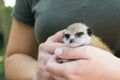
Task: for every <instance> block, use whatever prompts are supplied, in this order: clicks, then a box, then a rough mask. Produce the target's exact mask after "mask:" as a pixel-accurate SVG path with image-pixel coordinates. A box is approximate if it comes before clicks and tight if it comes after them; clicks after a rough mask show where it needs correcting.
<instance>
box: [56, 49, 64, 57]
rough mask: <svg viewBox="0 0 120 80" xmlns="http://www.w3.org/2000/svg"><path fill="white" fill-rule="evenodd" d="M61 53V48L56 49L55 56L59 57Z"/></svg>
mask: <svg viewBox="0 0 120 80" xmlns="http://www.w3.org/2000/svg"><path fill="white" fill-rule="evenodd" d="M62 52H63V49H62V48H57V49H56V50H55V55H56V56H61V55H62Z"/></svg>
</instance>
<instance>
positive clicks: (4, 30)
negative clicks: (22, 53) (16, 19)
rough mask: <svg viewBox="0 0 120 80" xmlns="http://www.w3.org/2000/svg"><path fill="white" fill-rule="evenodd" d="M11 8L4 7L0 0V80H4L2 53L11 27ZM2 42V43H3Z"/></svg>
mask: <svg viewBox="0 0 120 80" xmlns="http://www.w3.org/2000/svg"><path fill="white" fill-rule="evenodd" d="M11 12H12V8H10V7H5V6H4V2H3V0H0V34H2V35H3V41H2V38H1V37H0V39H1V40H0V80H5V77H4V55H5V54H4V53H5V47H6V44H7V41H8V36H9V32H10V26H11ZM3 42H4V43H3Z"/></svg>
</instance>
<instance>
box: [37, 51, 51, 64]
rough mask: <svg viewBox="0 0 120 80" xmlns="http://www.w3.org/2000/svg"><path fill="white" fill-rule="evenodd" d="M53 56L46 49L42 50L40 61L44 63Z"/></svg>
mask: <svg viewBox="0 0 120 80" xmlns="http://www.w3.org/2000/svg"><path fill="white" fill-rule="evenodd" d="M51 56H52V54H49V53H47V52H44V51H40V52H39V54H38V62H42V63H44V64H46V63H47V61H48V60H49V59H50V57H51Z"/></svg>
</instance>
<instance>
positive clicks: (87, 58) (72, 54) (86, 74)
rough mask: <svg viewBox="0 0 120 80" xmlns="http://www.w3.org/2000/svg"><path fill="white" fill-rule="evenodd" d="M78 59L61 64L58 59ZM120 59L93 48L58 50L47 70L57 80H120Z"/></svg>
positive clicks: (49, 62)
mask: <svg viewBox="0 0 120 80" xmlns="http://www.w3.org/2000/svg"><path fill="white" fill-rule="evenodd" d="M58 57H59V58H63V59H76V60H75V61H71V62H67V63H63V64H59V63H57V62H56V59H57V58H58ZM119 67H120V59H119V58H117V57H115V56H114V55H112V54H111V53H109V52H106V51H104V50H101V49H99V48H96V47H92V46H83V47H79V48H72V49H71V48H66V47H65V48H58V49H56V50H55V55H53V57H51V59H50V60H49V61H48V63H47V65H46V68H47V71H48V72H50V73H51V74H52V75H53V76H54V77H55V78H56V80H58V79H57V78H63V80H120V76H119V74H120V68H119Z"/></svg>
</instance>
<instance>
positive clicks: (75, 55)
mask: <svg viewBox="0 0 120 80" xmlns="http://www.w3.org/2000/svg"><path fill="white" fill-rule="evenodd" d="M60 49H61V50H60ZM93 49H94V48H93V47H91V46H82V47H78V48H69V47H65V48H63V49H62V48H58V49H56V50H55V55H56V56H57V57H59V58H63V59H89V58H91V57H92V56H93V53H95V52H94V51H92V50H93Z"/></svg>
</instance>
